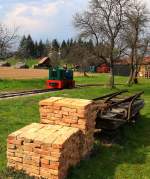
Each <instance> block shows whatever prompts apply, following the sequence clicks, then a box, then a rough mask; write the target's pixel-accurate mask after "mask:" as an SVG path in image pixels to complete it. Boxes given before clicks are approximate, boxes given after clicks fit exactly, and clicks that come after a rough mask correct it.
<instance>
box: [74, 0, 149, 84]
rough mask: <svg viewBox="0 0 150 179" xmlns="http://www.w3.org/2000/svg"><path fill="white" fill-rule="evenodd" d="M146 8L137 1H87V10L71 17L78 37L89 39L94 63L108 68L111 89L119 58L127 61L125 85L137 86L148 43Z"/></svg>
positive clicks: (142, 3)
mask: <svg viewBox="0 0 150 179" xmlns="http://www.w3.org/2000/svg"><path fill="white" fill-rule="evenodd" d="M146 7H147V6H146V4H144V2H142V1H140V0H90V2H89V8H88V10H86V11H84V12H83V13H77V14H76V15H75V17H74V25H75V27H76V28H77V29H78V30H80V37H82V38H84V39H89V38H92V40H93V41H94V43H95V44H96V48H95V54H96V56H97V59H99V61H101V60H104V61H105V62H106V63H108V64H109V66H110V69H111V70H110V73H111V76H110V83H109V84H110V87H114V63H115V61H116V60H117V59H120V58H121V57H122V56H126V57H129V58H130V63H131V74H130V78H129V85H132V84H133V83H134V82H137V75H138V72H139V67H140V65H141V63H142V61H143V57H144V56H145V54H146V51H147V48H148V46H149V42H150V36H149V31H148V25H149V11H148V9H147V8H146ZM106 52H107V53H106Z"/></svg>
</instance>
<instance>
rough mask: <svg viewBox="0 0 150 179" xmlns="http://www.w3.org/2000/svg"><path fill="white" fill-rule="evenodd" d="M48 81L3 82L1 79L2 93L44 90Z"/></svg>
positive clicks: (0, 90)
mask: <svg viewBox="0 0 150 179" xmlns="http://www.w3.org/2000/svg"><path fill="white" fill-rule="evenodd" d="M45 81H46V80H44V79H33V80H2V79H0V92H4V91H5V92H6V91H7V92H10V91H24V90H32V89H44V88H45V87H46V83H45Z"/></svg>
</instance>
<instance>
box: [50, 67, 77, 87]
mask: <svg viewBox="0 0 150 179" xmlns="http://www.w3.org/2000/svg"><path fill="white" fill-rule="evenodd" d="M74 87H75V81H74V80H73V71H72V70H70V69H64V68H49V80H47V89H64V88H74Z"/></svg>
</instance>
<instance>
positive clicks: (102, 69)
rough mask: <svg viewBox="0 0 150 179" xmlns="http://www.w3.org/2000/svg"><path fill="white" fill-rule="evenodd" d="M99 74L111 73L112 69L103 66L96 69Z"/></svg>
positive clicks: (105, 65)
mask: <svg viewBox="0 0 150 179" xmlns="http://www.w3.org/2000/svg"><path fill="white" fill-rule="evenodd" d="M96 72H97V73H109V72H110V67H109V66H108V65H107V64H102V65H100V66H98V67H97V68H96Z"/></svg>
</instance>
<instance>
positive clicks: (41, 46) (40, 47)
mask: <svg viewBox="0 0 150 179" xmlns="http://www.w3.org/2000/svg"><path fill="white" fill-rule="evenodd" d="M44 50H45V45H44V44H43V42H42V40H40V42H39V45H38V56H39V57H42V56H44Z"/></svg>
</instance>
